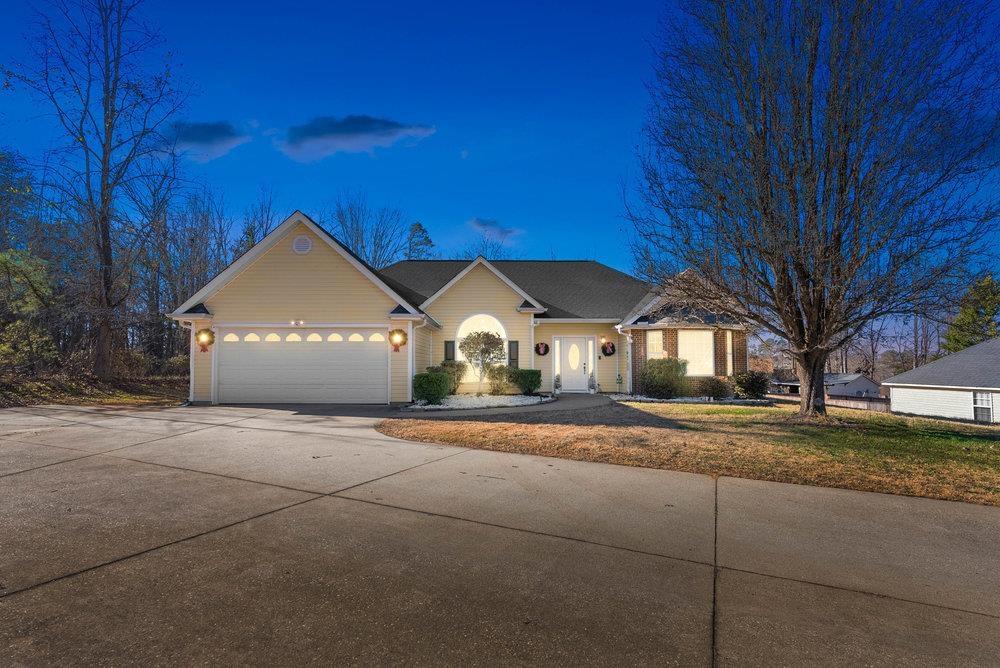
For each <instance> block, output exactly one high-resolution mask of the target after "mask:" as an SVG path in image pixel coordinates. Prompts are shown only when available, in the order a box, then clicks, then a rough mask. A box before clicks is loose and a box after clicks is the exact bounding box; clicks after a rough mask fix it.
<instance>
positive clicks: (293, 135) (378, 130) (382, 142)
mask: <svg viewBox="0 0 1000 668" xmlns="http://www.w3.org/2000/svg"><path fill="white" fill-rule="evenodd" d="M432 134H434V128H433V127H432V126H430V125H421V124H414V123H400V122H398V121H394V120H391V119H388V118H375V117H373V116H364V115H352V116H344V117H343V118H335V117H333V116H320V117H318V118H314V119H312V120H311V121H309V122H307V123H304V124H302V125H293V126H292V127H290V128H288V132H287V133H286V136H285V140H284V141H283V142H279V144H278V145H279V148H281V150H282V151H284V153H285V154H286V155H288V156H289V157H290V158H292V159H294V160H299V161H302V162H310V161H313V160H321V159H323V158H325V157H327V156H331V155H333V154H334V153H339V152H345V153H364V152H370V151H373V150H374V149H375V148H377V147H388V146H392V145H393V144H395V143H396V142H398V141H400V140H404V139H411V140H413V141H419V140H421V139H424V138H425V137H429V136H431V135H432Z"/></svg>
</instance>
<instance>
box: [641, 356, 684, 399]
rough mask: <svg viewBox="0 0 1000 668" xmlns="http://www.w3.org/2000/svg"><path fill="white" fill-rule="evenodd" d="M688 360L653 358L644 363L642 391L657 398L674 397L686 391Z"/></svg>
mask: <svg viewBox="0 0 1000 668" xmlns="http://www.w3.org/2000/svg"><path fill="white" fill-rule="evenodd" d="M686 375H687V362H686V361H684V360H679V359H673V358H671V359H651V360H647V361H646V363H645V364H643V365H642V370H641V371H640V372H639V384H640V387H642V393H643V394H645V395H646V396H647V397H655V398H656V399H673V398H674V397H676V396H678V395H680V394H681V393H682V392H684V386H685V379H684V376H686Z"/></svg>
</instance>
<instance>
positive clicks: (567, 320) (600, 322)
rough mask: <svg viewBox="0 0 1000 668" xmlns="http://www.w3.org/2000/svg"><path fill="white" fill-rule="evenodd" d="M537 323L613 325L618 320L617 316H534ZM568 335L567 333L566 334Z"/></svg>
mask: <svg viewBox="0 0 1000 668" xmlns="http://www.w3.org/2000/svg"><path fill="white" fill-rule="evenodd" d="M535 322H536V323H537V324H538V325H550V324H551V325H572V324H573V323H579V324H581V325H613V324H615V323H616V322H618V318H536V319H535ZM567 336H568V335H567Z"/></svg>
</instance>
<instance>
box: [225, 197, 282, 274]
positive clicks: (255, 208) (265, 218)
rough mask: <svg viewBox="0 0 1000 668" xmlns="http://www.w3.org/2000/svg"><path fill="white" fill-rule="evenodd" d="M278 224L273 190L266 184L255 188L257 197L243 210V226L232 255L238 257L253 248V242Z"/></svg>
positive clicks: (264, 235)
mask: <svg viewBox="0 0 1000 668" xmlns="http://www.w3.org/2000/svg"><path fill="white" fill-rule="evenodd" d="M277 224H278V211H277V209H276V208H275V205H274V191H273V190H272V189H271V188H270V187H267V186H261V187H260V188H259V189H258V190H257V199H255V200H254V202H253V203H252V204H251V205H250V206H248V207H247V208H246V210H244V212H243V226H242V227H241V229H240V234H239V237H237V239H236V247H235V248H234V249H233V255H234V256H235V257H239V256H240V255H243V254H244V253H246V252H247V251H248V250H250V249H251V248H253V246H254V244H256V243H258V242H259V241H260V240H261V239H263V238H264V237H266V236H267V235H268V234H270V232H271V230H273V229H274V228H275V227H276V226H277Z"/></svg>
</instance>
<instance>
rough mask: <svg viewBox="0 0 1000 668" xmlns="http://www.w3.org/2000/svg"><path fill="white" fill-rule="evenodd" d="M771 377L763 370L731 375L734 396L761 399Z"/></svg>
mask: <svg viewBox="0 0 1000 668" xmlns="http://www.w3.org/2000/svg"><path fill="white" fill-rule="evenodd" d="M770 384H771V379H770V378H769V377H768V375H767V374H766V373H764V372H763V371H744V372H743V373H738V374H736V375H735V376H733V385H734V386H735V391H736V396H737V397H739V398H740V399H763V398H764V397H766V396H767V388H768V387H769V386H770Z"/></svg>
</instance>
